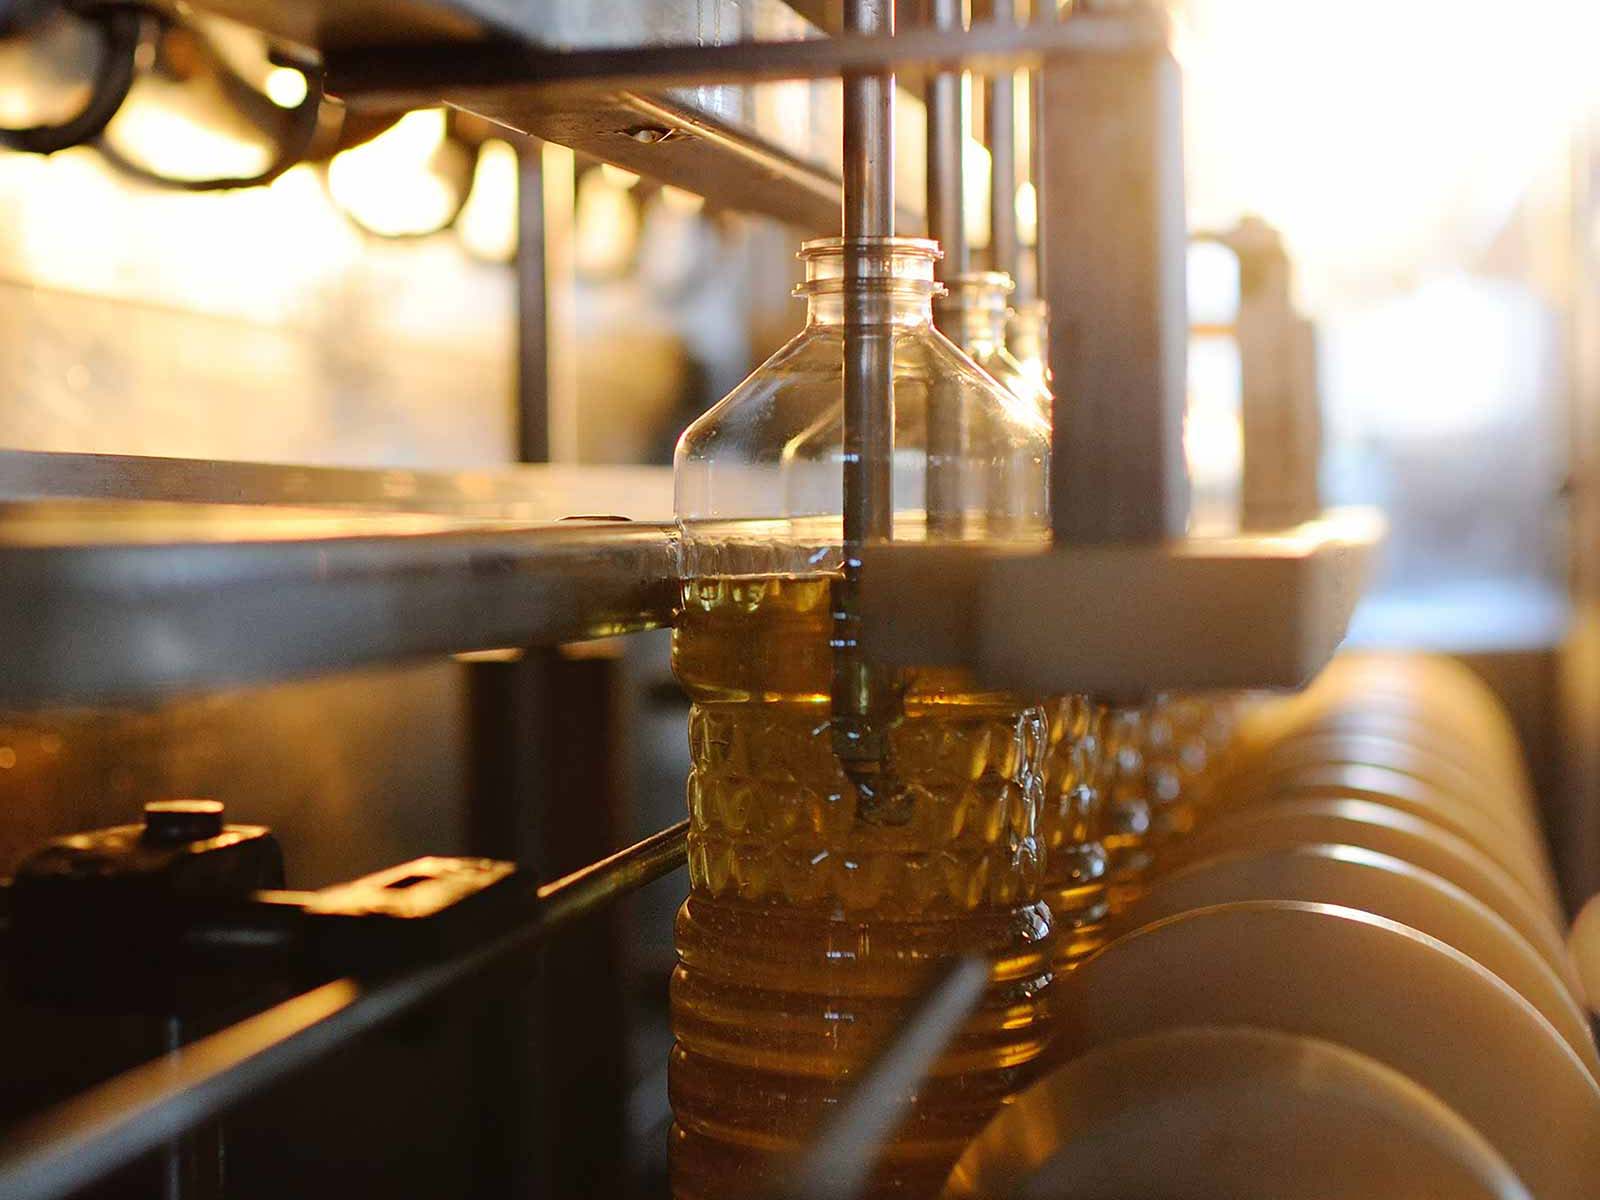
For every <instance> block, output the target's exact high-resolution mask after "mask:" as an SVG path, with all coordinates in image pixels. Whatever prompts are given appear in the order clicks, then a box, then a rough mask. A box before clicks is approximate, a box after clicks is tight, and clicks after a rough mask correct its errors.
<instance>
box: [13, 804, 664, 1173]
mask: <svg viewBox="0 0 1600 1200" xmlns="http://www.w3.org/2000/svg"><path fill="white" fill-rule="evenodd" d="M688 827H689V823H688V822H687V821H683V822H680V823H678V824H677V825H674V826H673V827H672V828H670V829H666V830H663V831H662V832H661V833H658V834H656V835H655V836H653V837H650V838H646V839H645V840H644V841H642V842H639V843H638V844H637V845H634V846H630V847H629V848H628V849H626V850H623V851H620V852H619V853H617V854H614V855H612V856H611V857H610V858H607V859H605V860H604V861H602V862H599V863H595V864H594V865H593V866H590V867H586V868H584V869H583V870H581V871H577V872H574V873H573V874H571V875H568V876H566V877H564V878H562V879H558V880H555V881H554V882H552V883H548V884H545V885H543V886H541V887H539V888H538V889H537V892H536V900H537V906H536V907H535V908H534V909H533V912H532V913H531V914H529V917H528V920H527V922H526V923H525V924H523V925H521V926H520V927H517V928H514V929H511V930H510V931H508V932H505V933H502V934H500V935H498V936H496V937H493V938H492V940H488V941H486V942H484V943H483V944H481V945H479V946H478V947H476V948H474V949H472V950H469V951H467V952H465V953H462V954H460V955H457V956H456V957H453V958H450V959H446V960H444V961H442V962H438V963H433V964H430V965H428V966H425V967H421V968H419V969H416V970H413V971H409V972H407V973H405V974H403V975H400V976H398V977H396V978H392V979H389V980H387V981H385V982H382V983H378V984H375V985H368V984H365V983H362V982H360V981H358V980H354V979H339V980H335V981H334V982H332V983H327V984H324V985H323V986H321V987H319V988H315V989H313V990H312V991H309V992H305V993H303V994H301V995H299V996H296V997H294V998H293V999H292V1000H287V1001H285V1002H284V1003H282V1004H279V1005H276V1006H275V1007H273V1008H270V1009H268V1010H267V1011H265V1012H263V1013H260V1014H258V1015H257V1016H254V1017H251V1018H249V1019H248V1020H245V1021H241V1022H239V1023H238V1024H236V1025H232V1026H229V1027H228V1028H227V1029H224V1030H222V1031H220V1032H218V1033H215V1034H212V1035H211V1036H210V1037H205V1038H201V1039H200V1040H198V1041H196V1042H193V1043H192V1044H190V1045H188V1046H185V1047H183V1048H182V1049H180V1050H178V1051H176V1052H174V1053H173V1054H169V1055H167V1056H166V1057H164V1058H161V1059H158V1060H156V1061H153V1062H149V1063H146V1064H144V1065H143V1066H140V1067H136V1068H134V1069H133V1070H131V1071H128V1072H126V1073H124V1074H122V1075H119V1076H117V1077H116V1078H114V1079H112V1080H109V1081H108V1082H106V1083H103V1084H101V1085H99V1086H98V1087H95V1088H91V1089H89V1090H88V1091H86V1092H83V1093H81V1094H80V1095H78V1096H77V1097H75V1098H73V1099H72V1100H69V1101H67V1102H66V1103H64V1104H61V1105H59V1106H57V1107H55V1108H53V1109H51V1110H49V1111H48V1112H46V1113H44V1114H42V1115H41V1116H39V1117H37V1118H35V1119H34V1120H32V1121H29V1122H27V1123H26V1124H25V1125H24V1126H22V1127H21V1128H19V1129H17V1130H15V1131H14V1132H13V1133H12V1134H11V1135H10V1136H8V1137H7V1138H6V1140H5V1142H4V1143H3V1145H0V1196H5V1197H6V1198H7V1200H51V1198H53V1197H59V1196H66V1195H68V1194H70V1193H72V1192H74V1191H76V1190H78V1189H79V1188H82V1187H85V1186H87V1185H88V1184H91V1183H93V1182H94V1181H95V1180H97V1179H102V1178H104V1177H105V1176H106V1175H108V1174H110V1173H111V1172H113V1171H115V1170H117V1169H119V1168H121V1167H123V1166H126V1165H127V1164H129V1163H131V1162H133V1161H134V1160H135V1159H137V1158H139V1157H140V1156H141V1155H143V1154H147V1153H149V1152H150V1151H152V1150H154V1149H156V1148H157V1147H158V1146H160V1145H162V1144H163V1143H164V1142H166V1141H169V1140H170V1139H172V1138H175V1137H178V1136H180V1135H182V1134H184V1133H187V1132H188V1131H190V1130H192V1129H195V1128H197V1127H198V1126H200V1125H203V1124H205V1123H206V1122H208V1121H212V1120H215V1119H216V1118H218V1117H219V1116H221V1115H223V1114H224V1113H225V1112H227V1111H228V1110H229V1109H230V1108H232V1107H234V1106H235V1105H237V1104H239V1103H241V1102H243V1101H245V1100H247V1099H249V1098H251V1097H253V1096H256V1095H258V1094H259V1093H260V1092H261V1091H263V1090H264V1089H266V1088H268V1087H271V1086H272V1085H274V1084H276V1083H278V1082H280V1081H281V1080H283V1079H285V1078H286V1077H288V1076H290V1075H292V1074H294V1073H295V1072H297V1071H301V1070H304V1069H305V1068H307V1067H309V1066H312V1065H313V1064H315V1063H316V1062H318V1061H319V1060H320V1059H322V1058H324V1057H326V1056H327V1055H328V1054H330V1053H332V1052H333V1051H335V1050H337V1049H339V1048H340V1047H342V1046H346V1045H349V1044H350V1043H351V1042H353V1041H354V1040H355V1039H357V1038H359V1037H362V1036H364V1035H366V1034H369V1033H372V1032H373V1031H375V1030H377V1029H379V1028H381V1027H382V1026H384V1025H386V1024H387V1023H388V1022H390V1021H393V1020H394V1019H395V1018H397V1017H399V1016H402V1015H403V1014H405V1013H407V1012H410V1011H412V1010H414V1009H416V1008H418V1007H419V1006H421V1005H423V1004H426V1003H428V1002H430V1001H433V1000H437V999H439V998H441V997H443V996H444V995H445V994H446V993H447V992H452V991H454V990H456V989H459V988H461V987H462V986H463V985H466V984H469V983H471V982H474V981H475V980H477V979H479V978H480V977H481V976H483V975H484V974H485V973H486V972H487V971H489V970H490V969H491V968H493V967H495V966H498V965H500V964H502V963H504V962H505V961H506V960H508V959H510V958H513V957H514V956H516V955H518V954H519V953H522V952H524V951H526V950H528V949H529V948H531V947H532V946H534V945H536V944H537V943H538V942H539V940H540V939H541V938H543V937H544V936H545V935H546V934H548V933H551V932H553V931H555V930H557V929H559V928H560V927H561V926H563V925H565V924H567V923H568V922H571V921H573V920H576V919H577V918H579V917H582V916H584V915H585V914H587V913H589V912H592V911H594V910H595V909H596V908H598V907H599V906H601V905H603V904H605V903H607V902H608V901H610V900H612V899H614V898H616V897H617V896H619V895H622V894H624V893H625V892H628V891H631V890H633V889H635V888H637V887H640V886H642V885H643V884H646V883H649V882H650V881H651V880H654V879H658V878H660V877H661V876H663V875H666V874H668V873H669V872H671V871H674V870H676V869H677V868H678V867H680V866H682V865H683V862H684V859H685V835H686V833H687V832H688Z"/></svg>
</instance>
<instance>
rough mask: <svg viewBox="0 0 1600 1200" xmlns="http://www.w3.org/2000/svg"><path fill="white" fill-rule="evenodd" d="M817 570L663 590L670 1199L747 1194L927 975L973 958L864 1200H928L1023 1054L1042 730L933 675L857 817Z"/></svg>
mask: <svg viewBox="0 0 1600 1200" xmlns="http://www.w3.org/2000/svg"><path fill="white" fill-rule="evenodd" d="M829 586H830V579H829V577H827V576H804V577H800V576H781V575H763V576H728V577H719V578H702V579H696V580H692V581H690V582H689V583H687V584H686V585H685V588H684V595H683V610H684V611H683V614H682V617H681V619H680V622H679V625H678V628H677V630H676V631H675V633H674V638H673V661H674V667H675V669H676V671H677V673H678V677H679V679H680V680H681V681H682V682H683V684H684V686H685V687H686V688H687V689H688V691H689V693H690V695H691V697H692V699H693V700H694V708H693V711H692V715H691V717H690V741H691V752H692V757H693V771H692V774H691V776H690V780H689V788H688V792H689V813H690V819H691V831H690V835H689V856H690V857H689V869H690V895H689V899H688V900H687V901H686V902H685V904H684V906H683V909H682V911H681V912H680V914H679V917H678V925H677V946H678V955H679V966H678V968H677V970H676V972H675V973H674V976H673V980H672V1013H673V1028H674V1032H675V1034H676V1036H677V1039H678V1040H677V1045H676V1046H675V1047H674V1050H673V1055H672V1062H671V1090H672V1103H673V1111H674V1115H675V1117H676V1123H675V1125H674V1127H673V1131H672V1158H673V1192H674V1195H675V1196H677V1197H678V1198H679V1200H722V1198H723V1197H730V1198H731V1197H745V1196H754V1195H759V1194H761V1193H762V1192H763V1191H764V1190H767V1189H770V1188H771V1187H772V1186H773V1185H774V1184H776V1183H778V1182H780V1181H781V1180H782V1179H783V1177H784V1171H785V1169H786V1167H787V1166H788V1163H789V1161H790V1156H792V1155H793V1154H794V1153H795V1152H796V1151H797V1150H799V1149H800V1148H802V1147H804V1146H805V1145H807V1144H808V1142H809V1140H810V1137H811V1135H812V1134H813V1133H814V1132H815V1131H816V1129H817V1128H818V1126H819V1125H820V1124H821V1123H822V1122H824V1121H826V1119H827V1118H828V1117H829V1116H830V1115H831V1114H832V1113H833V1112H834V1111H836V1110H837V1108H838V1105H839V1104H840V1102H841V1101H842V1100H843V1099H844V1098H845V1097H846V1096H847V1095H848V1094H849V1092H850V1089H851V1088H852V1086H853V1085H854V1084H855V1082H856V1081H857V1080H858V1079H859V1077H860V1075H861V1073H862V1071H863V1069H864V1068H865V1067H866V1065H867V1064H868V1063H869V1062H870V1060H871V1058H872V1056H873V1055H874V1053H875V1052H876V1051H877V1050H879V1049H881V1048H882V1046H883V1045H884V1044H885V1043H886V1042H887V1041H888V1040H889V1039H890V1038H891V1037H892V1036H893V1035H894V1033H895V1032H896V1031H897V1030H898V1029H899V1028H900V1027H901V1021H902V1018H903V1017H904V1016H905V1015H906V1012H907V1009H908V1006H909V1005H910V1004H911V1003H912V1001H913V1000H914V998H915V997H916V996H917V995H918V994H919V993H920V992H921V990H922V989H923V988H925V987H926V986H927V984H928V983H929V982H930V979H931V977H932V974H933V973H934V972H935V971H936V970H937V968H938V966H939V964H941V963H942V962H945V961H948V960H949V959H950V958H951V957H952V956H955V955H959V954H963V953H976V954H981V955H983V956H984V957H985V958H987V959H989V960H990V961H991V962H993V963H995V964H996V966H995V969H994V973H993V977H992V983H991V987H990V990H989V992H988V994H987V996H986V997H985V999H984V1001H983V1002H982V1003H981V1005H980V1006H979V1008H978V1010H977V1011H976V1013H975V1014H974V1015H973V1017H972V1018H971V1019H970V1020H969V1021H968V1022H967V1024H966V1025H965V1027H964V1028H963V1029H962V1031H961V1033H960V1034H959V1035H958V1036H957V1037H956V1039H955V1040H954V1041H953V1042H952V1043H951V1045H950V1046H949V1047H948V1048H947V1051H946V1053H945V1054H944V1056H943V1058H942V1059H941V1060H940V1061H939V1063H938V1064H937V1065H936V1067H935V1068H934V1070H933V1072H932V1074H931V1077H930V1078H928V1079H927V1080H925V1081H924V1082H923V1083H922V1084H921V1085H920V1086H919V1087H918V1088H917V1090H916V1094H915V1096H914V1098H913V1099H912V1102H911V1106H910V1110H909V1115H908V1116H907V1118H906V1120H905V1121H904V1123H903V1124H902V1125H901V1127H900V1129H899V1130H898V1131H897V1132H896V1133H894V1134H893V1135H892V1136H891V1139H890V1141H889V1143H888V1145H887V1147H886V1152H885V1154H884V1156H883V1160H882V1164H881V1166H880V1169H879V1171H878V1173H877V1175H876V1177H875V1179H874V1181H873V1184H872V1188H871V1190H870V1192H869V1194H870V1195H873V1196H903V1197H932V1196H936V1195H937V1194H938V1192H939V1190H940V1188H941V1186H942V1185H943V1182H944V1179H945V1176H946V1174H947V1173H948V1171H949V1169H950V1167H951V1165H952V1164H953V1163H954V1161H955V1159H956V1157H957V1156H958V1155H959V1154H960V1152H961V1150H962V1148H963V1147H964V1146H965V1144H966V1143H967V1141H968V1140H969V1139H971V1138H972V1137H973V1136H974V1135H975V1134H976V1133H977V1132H978V1131H979V1130H980V1129H981V1128H982V1127H983V1125H984V1124H985V1123H986V1122H987V1121H988V1119H989V1118H990V1116H992V1115H993V1113H994V1112H995V1110H996V1109H997V1108H998V1106H999V1105H1000V1103H1001V1102H1002V1101H1003V1099H1004V1098H1005V1097H1006V1096H1007V1095H1008V1094H1009V1093H1011V1092H1012V1091H1014V1090H1015V1089H1016V1088H1017V1087H1018V1086H1021V1085H1022V1084H1024V1083H1025V1082H1027V1079H1028V1077H1029V1074H1030V1069H1031V1065H1032V1064H1033V1063H1034V1062H1035V1060H1036V1059H1037V1058H1038V1057H1039V1055H1040V1052H1041V1050H1042V1048H1043V1043H1044V1040H1045V1037H1046V1033H1047V1030H1046V1009H1045V1005H1046V1002H1047V985H1048V983H1049V981H1050V978H1051V976H1050V955H1051V936H1050V928H1051V923H1050V916H1049V910H1048V909H1047V908H1046V907H1045V906H1044V905H1043V904H1042V903H1040V902H1039V888H1040V876H1041V863H1040V845H1039V840H1038V832H1037V828H1036V823H1037V816H1038V804H1039V801H1040V797H1041V794H1042V770H1043V765H1044V758H1045V753H1046V750H1047V741H1048V735H1047V724H1046V721H1045V717H1044V714H1043V712H1042V711H1041V710H1040V709H1039V708H1037V707H1034V706H1032V705H1030V704H1027V703H1024V702H1021V701H1018V700H1017V699H1015V698H1013V697H1007V696H1004V695H997V694H992V693H983V692H979V691H977V690H976V689H974V688H972V687H971V686H969V685H966V684H965V683H964V682H963V681H962V680H961V679H960V678H959V677H957V676H956V675H954V674H953V673H944V672H941V673H937V674H933V673H921V674H918V675H916V676H914V677H907V678H904V679H901V680H900V681H899V684H900V685H901V686H903V687H904V694H903V705H902V707H903V713H904V715H903V717H902V718H900V719H899V720H898V721H897V722H896V723H895V725H894V727H893V729H892V730H891V733H890V745H891V747H892V754H893V763H894V770H895V771H896V773H897V775H898V777H899V779H900V782H901V785H902V786H903V787H904V788H905V789H906V790H907V793H908V800H909V803H908V804H906V805H905V806H904V807H903V808H902V809H901V810H899V812H898V816H897V821H898V823H896V824H892V825H891V824H883V823H872V822H869V821H866V820H862V819H858V816H857V813H856V798H855V793H854V790H853V789H852V787H851V786H850V784H849V782H848V781H847V780H846V779H845V777H844V775H843V774H842V772H841V771H840V769H839V766H838V764H837V762H836V760H835V759H834V756H833V753H832V749H831V740H830V736H829V716H830V704H829V689H830V678H831V666H832V660H831V652H830V649H829V634H830V618H829Z"/></svg>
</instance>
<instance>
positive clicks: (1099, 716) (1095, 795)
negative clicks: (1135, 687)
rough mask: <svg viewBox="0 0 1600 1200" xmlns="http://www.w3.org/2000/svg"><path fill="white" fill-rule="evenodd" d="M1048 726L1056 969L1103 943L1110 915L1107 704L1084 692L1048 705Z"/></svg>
mask: <svg viewBox="0 0 1600 1200" xmlns="http://www.w3.org/2000/svg"><path fill="white" fill-rule="evenodd" d="M1043 707H1044V713H1045V720H1046V723H1047V729H1048V750H1047V752H1046V754H1045V767H1044V801H1043V804H1042V806H1041V808H1040V813H1039V834H1040V839H1041V840H1042V841H1043V843H1044V847H1045V856H1044V858H1045V873H1044V899H1045V902H1046V903H1047V904H1048V905H1049V906H1050V911H1051V913H1052V914H1053V915H1054V917H1055V934H1056V957H1055V963H1054V966H1055V969H1056V971H1057V972H1061V971H1066V970H1070V969H1071V968H1072V967H1074V966H1076V965H1077V964H1078V963H1079V962H1081V961H1082V960H1083V959H1085V958H1087V957H1088V956H1089V955H1090V954H1092V953H1093V952H1094V951H1096V950H1098V949H1099V948H1100V946H1101V945H1103V944H1104V942H1105V938H1106V918H1107V917H1108V916H1109V913H1110V900H1109V896H1108V893H1107V887H1108V885H1109V883H1110V870H1111V864H1110V859H1109V858H1108V856H1107V854H1106V849H1105V843H1104V832H1103V829H1102V823H1103V818H1104V797H1103V794H1102V792H1101V788H1102V787H1103V786H1104V782H1105V780H1104V776H1105V770H1104V767H1103V764H1102V761H1101V756H1102V754H1103V752H1104V744H1105V732H1106V730H1105V724H1106V722H1105V710H1104V709H1103V708H1100V707H1099V706H1097V705H1094V704H1092V703H1091V702H1090V701H1089V700H1088V699H1087V698H1086V697H1083V696H1058V697H1054V698H1052V699H1050V700H1047V701H1046V702H1045V703H1044V706H1043Z"/></svg>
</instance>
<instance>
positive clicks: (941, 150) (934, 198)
mask: <svg viewBox="0 0 1600 1200" xmlns="http://www.w3.org/2000/svg"><path fill="white" fill-rule="evenodd" d="M928 19H929V24H930V25H931V26H932V27H933V28H934V29H938V30H960V28H961V0H929V13H928ZM961 90H962V89H961V73H960V72H959V71H941V72H939V73H938V74H936V75H933V76H930V77H929V79H928V95H927V114H928V116H927V121H928V142H927V147H928V236H929V237H931V238H932V239H933V240H934V241H936V242H938V243H939V245H940V246H941V247H942V248H943V250H944V263H943V266H944V276H945V278H949V277H951V276H954V275H960V274H963V273H964V272H966V271H967V269H968V267H969V265H970V264H969V256H968V251H967V226H966V211H965V209H966V205H965V204H964V203H963V192H962V176H963V175H964V173H965V165H966V164H965V162H964V161H963V157H962V151H963V147H964V143H965V141H966V138H965V133H966V131H965V129H964V128H963V125H964V122H963V120H962V117H963V116H964V113H963V111H962V109H963V105H962V103H961V101H962V95H961Z"/></svg>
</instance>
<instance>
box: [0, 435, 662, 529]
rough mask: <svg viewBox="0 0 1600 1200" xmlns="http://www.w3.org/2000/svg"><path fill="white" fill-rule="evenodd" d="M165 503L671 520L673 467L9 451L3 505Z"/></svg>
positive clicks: (1, 456) (2, 455) (0, 458)
mask: <svg viewBox="0 0 1600 1200" xmlns="http://www.w3.org/2000/svg"><path fill="white" fill-rule="evenodd" d="M26 500H161V501H166V502H169V503H185V504H196V503H198V504H252V505H255V504H286V505H311V506H315V507H318V508H322V507H336V508H360V509H381V510H388V511H395V512H431V513H453V514H461V515H467V516H481V517H494V518H497V519H507V520H520V521H559V520H561V519H562V518H564V517H570V516H573V515H574V514H582V513H586V514H593V515H601V514H604V515H608V516H622V517H629V518H631V519H633V520H635V521H670V520H671V519H672V469H671V468H670V467H609V466H576V465H572V464H566V463H540V464H536V465H516V466H510V465H508V466H503V467H495V468H490V469H485V470H468V471H420V470H414V469H412V468H409V467H328V466H311V465H306V464H299V463H266V462H234V461H229V460H226V459H206V458H162V457H156V456H151V455H137V454H64V453H57V452H51V451H40V450H0V501H6V502H14V501H26Z"/></svg>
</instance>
